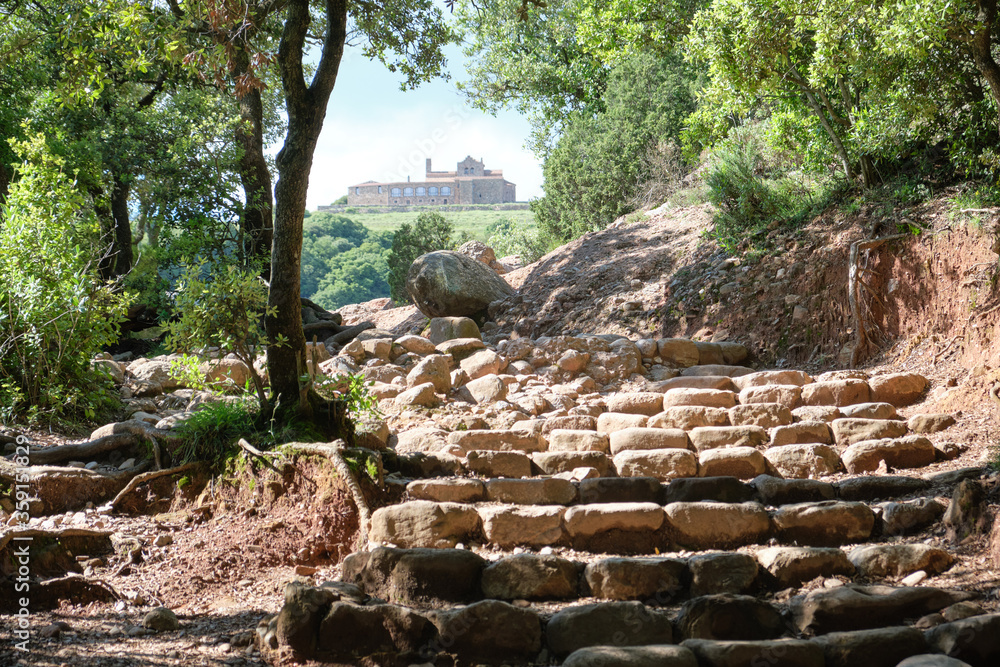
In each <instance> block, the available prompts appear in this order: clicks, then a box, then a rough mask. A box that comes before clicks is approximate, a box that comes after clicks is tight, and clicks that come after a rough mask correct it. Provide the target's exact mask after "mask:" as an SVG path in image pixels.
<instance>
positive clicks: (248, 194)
mask: <svg viewBox="0 0 1000 667" xmlns="http://www.w3.org/2000/svg"><path fill="white" fill-rule="evenodd" d="M245 47H246V42H245V40H241V41H240V46H239V51H238V52H237V56H236V66H235V68H234V70H233V74H234V76H235V77H239V76H242V75H244V74H246V73H247V72H248V71H249V69H250V56H249V54H248V53H247V51H246V48H245ZM238 104H239V108H240V124H239V125H238V126H237V127H236V143H237V144H238V145H239V146H240V148H241V149H242V151H243V154H242V155H241V156H240V162H239V169H240V182H241V183H242V185H243V197H244V199H245V200H246V204H245V207H244V209H243V220H242V221H241V224H242V231H243V239H244V240H243V252H244V256H245V257H246V259H247V260H248V261H254V260H258V261H260V262H261V263H262V264H263V265H264V266H263V270H264V273H265V277H266V274H269V273H270V262H269V261H268V260H269V259H270V257H269V254H270V252H271V243H272V240H273V239H272V236H273V234H272V233H273V224H274V221H273V207H272V199H271V172H270V170H269V169H268V168H267V160H265V159H264V104H263V102H262V100H261V95H260V90H259V89H258V88H252V89H251V90H249V91H247V92H246V93H244V94H243V95H241V96H240V97H239V99H238Z"/></svg>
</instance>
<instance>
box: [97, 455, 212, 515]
mask: <svg viewBox="0 0 1000 667" xmlns="http://www.w3.org/2000/svg"><path fill="white" fill-rule="evenodd" d="M199 465H201V464H200V463H197V462H195V463H185V464H184V465H182V466H177V467H176V468H168V469H166V470H154V471H153V472H147V473H143V474H142V475H136V476H135V477H133V478H132V480H131V481H130V482H129V483H128V484H127V485H125V488H124V489H122V490H121V491H120V492H119V493H118V495H117V496H115V497H114V498H113V499H112V501H111V502H110V503H108V505H109V506H110V507H111V511H112V512H114V511H117V510H118V505H119V504H120V503H121V502H122V500H124V498H125V496H127V495H128V494H130V493H132V492H133V491H135V490H136V489H137V488H139V486H140V485H141V484H144V483H146V482H150V481H152V480H154V479H158V478H160V477H166V476H167V475H176V474H180V473H182V472H187V471H188V470H191V469H193V468H197V467H198V466H199Z"/></svg>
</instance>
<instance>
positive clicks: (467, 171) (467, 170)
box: [465, 167, 469, 175]
mask: <svg viewBox="0 0 1000 667" xmlns="http://www.w3.org/2000/svg"><path fill="white" fill-rule="evenodd" d="M465 174H466V175H468V174H469V168H468V167H466V168H465Z"/></svg>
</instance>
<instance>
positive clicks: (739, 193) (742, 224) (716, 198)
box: [705, 141, 781, 234]
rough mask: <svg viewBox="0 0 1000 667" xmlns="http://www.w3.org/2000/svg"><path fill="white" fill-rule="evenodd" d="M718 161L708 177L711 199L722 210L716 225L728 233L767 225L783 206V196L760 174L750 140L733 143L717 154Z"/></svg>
mask: <svg viewBox="0 0 1000 667" xmlns="http://www.w3.org/2000/svg"><path fill="white" fill-rule="evenodd" d="M716 158H717V160H718V161H717V163H716V165H715V166H714V167H713V168H712V169H711V171H709V173H708V175H707V176H706V177H705V183H706V184H707V185H708V188H709V199H710V201H711V202H712V203H713V204H715V205H716V206H717V207H718V209H719V212H718V214H717V215H716V220H715V222H716V225H717V226H718V227H720V228H722V230H723V232H724V233H726V234H739V233H741V232H745V231H752V230H754V229H756V228H757V227H759V226H760V225H761V224H764V225H766V224H767V223H768V222H770V220H771V219H772V218H773V217H774V216H776V215H777V214H778V213H779V211H780V209H781V206H780V199H779V197H778V195H777V194H776V193H775V192H774V191H773V190H772V189H771V186H770V184H768V183H767V181H766V180H765V179H764V178H763V176H762V175H761V174H760V173H759V171H758V167H759V164H760V161H761V157H760V154H759V152H757V150H756V147H755V146H753V144H751V143H749V142H739V141H736V142H731V143H729V145H727V146H725V147H723V148H721V149H720V150H719V151H718V152H717V153H716Z"/></svg>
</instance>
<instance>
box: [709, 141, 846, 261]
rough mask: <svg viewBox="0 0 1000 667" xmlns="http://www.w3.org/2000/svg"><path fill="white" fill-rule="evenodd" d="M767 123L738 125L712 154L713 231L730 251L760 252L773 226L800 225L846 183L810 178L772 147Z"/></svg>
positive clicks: (832, 197)
mask: <svg viewBox="0 0 1000 667" xmlns="http://www.w3.org/2000/svg"><path fill="white" fill-rule="evenodd" d="M767 128H768V123H763V122H761V123H755V124H750V125H745V126H743V127H740V128H738V129H737V130H735V131H734V132H732V133H731V134H730V136H729V137H728V138H727V139H726V140H725V141H724V142H722V144H721V145H720V146H719V148H718V149H717V150H715V151H714V152H713V154H712V156H711V158H710V165H711V166H710V168H709V170H708V173H707V175H706V176H705V184H706V186H707V187H708V199H709V201H711V202H712V203H713V204H715V206H716V209H717V212H716V215H715V228H714V229H713V230H712V235H713V236H714V237H715V238H716V239H717V240H718V241H719V242H720V243H721V244H722V245H723V246H724V247H725V248H727V249H728V250H730V251H735V250H737V249H740V248H742V249H750V248H754V249H755V250H760V249H761V248H760V247H759V246H760V244H761V242H762V239H763V236H764V234H765V232H766V231H767V230H768V229H770V228H772V227H774V226H776V225H777V226H788V225H796V224H801V223H803V222H805V221H807V220H808V219H809V218H810V217H811V216H812V215H815V214H818V213H819V212H820V211H821V210H822V209H823V208H824V207H825V206H826V205H827V204H828V203H829V202H830V201H831V200H832V199H834V198H836V197H837V196H839V194H840V192H841V190H842V186H843V181H841V180H839V179H835V178H829V177H827V178H825V179H817V178H815V177H808V176H806V175H805V174H803V173H802V172H801V171H798V170H795V169H794V168H793V166H792V165H789V164H788V163H787V162H784V161H783V160H782V156H781V155H780V154H777V153H775V152H774V151H773V150H772V149H771V148H769V147H768V145H767V142H766V130H767Z"/></svg>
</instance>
